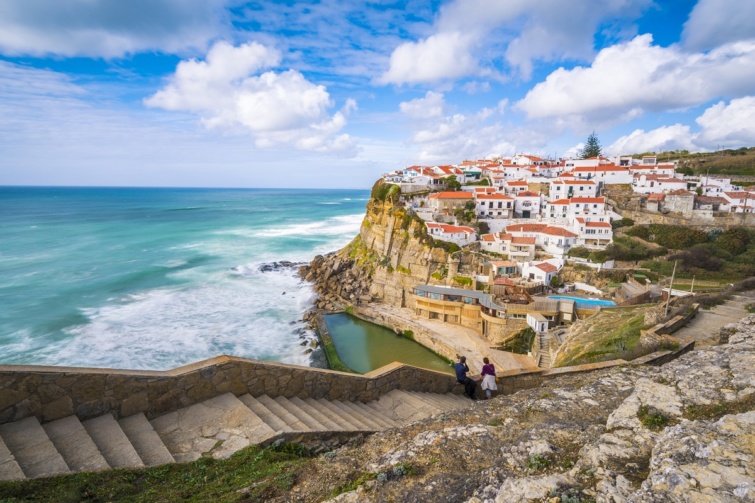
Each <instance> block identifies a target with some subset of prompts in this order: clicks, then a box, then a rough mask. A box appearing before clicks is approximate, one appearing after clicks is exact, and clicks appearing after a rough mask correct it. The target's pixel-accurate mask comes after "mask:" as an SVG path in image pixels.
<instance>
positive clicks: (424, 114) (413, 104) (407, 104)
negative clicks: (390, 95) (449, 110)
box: [399, 91, 446, 120]
mask: <svg viewBox="0 0 755 503" xmlns="http://www.w3.org/2000/svg"><path fill="white" fill-rule="evenodd" d="M445 106H446V102H445V99H444V98H443V94H442V93H436V92H433V91H428V92H427V94H425V97H424V98H417V99H414V100H411V101H403V102H401V104H399V109H400V110H401V113H403V114H404V115H406V116H407V117H409V118H410V119H415V120H422V119H429V118H436V117H441V116H442V115H443V113H444V110H445Z"/></svg>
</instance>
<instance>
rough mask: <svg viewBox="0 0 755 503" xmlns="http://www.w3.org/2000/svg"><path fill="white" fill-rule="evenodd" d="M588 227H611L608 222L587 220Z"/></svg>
mask: <svg viewBox="0 0 755 503" xmlns="http://www.w3.org/2000/svg"><path fill="white" fill-rule="evenodd" d="M586 225H587V227H611V224H609V223H608V222H587V224H586Z"/></svg>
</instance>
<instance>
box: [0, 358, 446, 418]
mask: <svg viewBox="0 0 755 503" xmlns="http://www.w3.org/2000/svg"><path fill="white" fill-rule="evenodd" d="M393 389H403V390H409V391H424V392H433V393H447V392H458V393H461V387H460V386H458V385H457V383H456V380H455V379H454V377H453V376H450V375H448V374H443V373H438V372H433V371H430V370H425V369H419V368H416V367H410V366H408V365H402V364H391V365H386V366H384V367H382V368H380V369H378V370H375V371H373V372H371V373H368V374H365V375H357V374H348V373H344V372H336V371H332V370H325V369H317V368H310V367H299V366H295V365H286V364H281V363H271V362H264V361H258V360H247V359H243V358H236V357H230V356H219V357H216V358H212V359H209V360H204V361H201V362H198V363H195V364H192V365H188V366H185V367H180V368H177V369H173V370H168V371H146V370H145V371H129V370H113V369H92V368H74V367H41V366H12V365H3V366H0V423H7V422H10V421H17V420H19V419H23V418H25V417H30V416H36V417H37V418H39V419H40V420H42V421H52V420H54V419H59V418H62V417H66V416H68V415H71V414H76V415H77V416H78V417H79V419H81V420H84V419H89V418H92V417H96V416H99V415H102V414H106V413H112V414H113V415H114V416H115V417H116V418H120V417H125V416H130V415H132V414H136V413H139V412H143V413H145V414H146V415H147V417H148V418H153V417H156V416H158V415H160V414H164V413H166V412H171V411H174V410H177V409H179V408H181V407H185V406H188V405H192V404H194V403H198V402H200V401H202V400H206V399H208V398H212V397H215V396H218V395H220V394H222V393H226V392H229V391H230V392H232V393H234V394H235V395H237V396H238V395H243V394H245V393H250V394H252V395H253V396H261V395H268V396H270V397H276V396H285V397H294V396H296V397H299V398H308V397H312V398H327V399H332V400H359V401H363V402H366V401H370V400H374V399H377V398H379V397H380V396H382V395H383V394H385V393H387V392H389V391H391V390H393Z"/></svg>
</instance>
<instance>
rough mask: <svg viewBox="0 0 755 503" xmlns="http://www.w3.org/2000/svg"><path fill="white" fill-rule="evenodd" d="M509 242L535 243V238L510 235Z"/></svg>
mask: <svg viewBox="0 0 755 503" xmlns="http://www.w3.org/2000/svg"><path fill="white" fill-rule="evenodd" d="M511 244H512V245H533V246H534V245H535V238H527V237H516V236H512V237H511Z"/></svg>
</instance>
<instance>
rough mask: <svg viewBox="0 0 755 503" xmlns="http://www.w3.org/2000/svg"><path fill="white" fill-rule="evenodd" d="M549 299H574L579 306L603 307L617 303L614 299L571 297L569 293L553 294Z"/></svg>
mask: <svg viewBox="0 0 755 503" xmlns="http://www.w3.org/2000/svg"><path fill="white" fill-rule="evenodd" d="M548 298H549V299H556V300H558V299H564V300H573V301H574V302H576V303H577V306H591V307H592V306H603V307H611V306H615V305H616V303H615V302H614V301H612V300H600V299H583V298H582V297H569V296H568V295H551V296H550V297H548Z"/></svg>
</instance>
